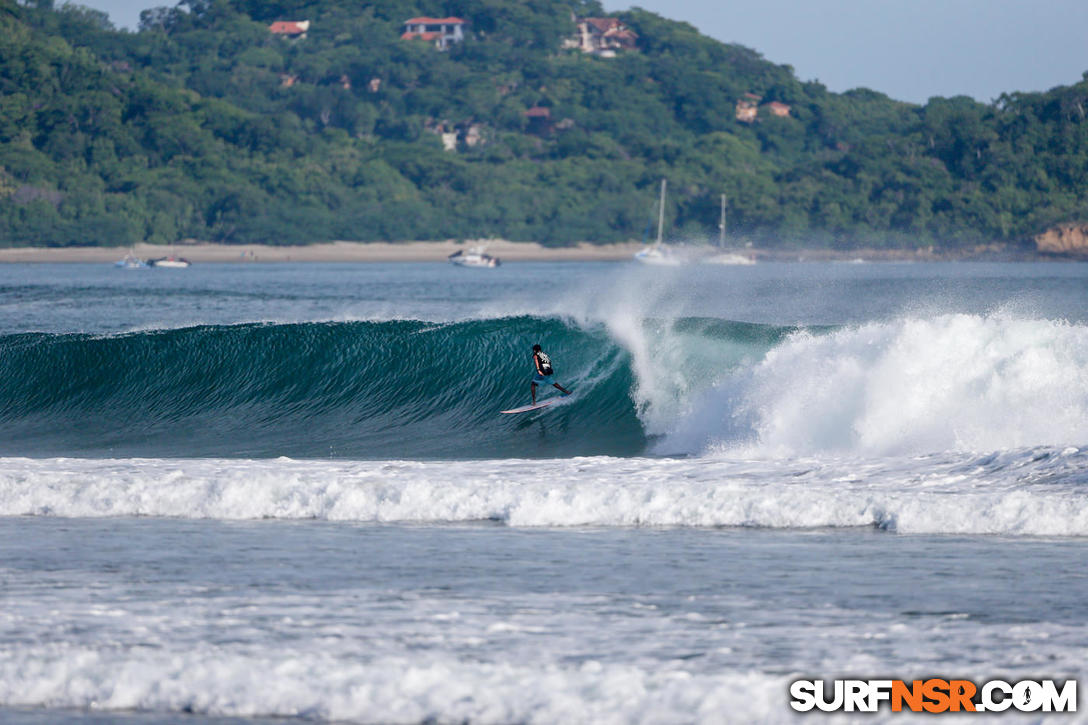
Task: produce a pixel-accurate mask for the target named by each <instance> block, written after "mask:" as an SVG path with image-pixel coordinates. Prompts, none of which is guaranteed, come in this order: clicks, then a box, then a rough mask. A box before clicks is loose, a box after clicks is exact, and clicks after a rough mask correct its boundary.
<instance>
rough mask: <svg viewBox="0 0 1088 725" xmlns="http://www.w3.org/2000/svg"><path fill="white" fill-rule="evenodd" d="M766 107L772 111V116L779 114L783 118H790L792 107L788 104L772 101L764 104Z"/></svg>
mask: <svg viewBox="0 0 1088 725" xmlns="http://www.w3.org/2000/svg"><path fill="white" fill-rule="evenodd" d="M764 108H766V109H767V110H768V111H770V112H771V115H772V116H779V117H781V118H789V115H790V107H789V105H788V104H785V103H779V102H778V101H771V102H770V103H768V104H767V105H766V106H764Z"/></svg>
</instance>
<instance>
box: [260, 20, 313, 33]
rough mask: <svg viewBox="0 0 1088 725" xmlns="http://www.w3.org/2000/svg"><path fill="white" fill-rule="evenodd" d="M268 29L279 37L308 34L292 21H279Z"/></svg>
mask: <svg viewBox="0 0 1088 725" xmlns="http://www.w3.org/2000/svg"><path fill="white" fill-rule="evenodd" d="M268 29H269V31H271V32H273V33H276V34H278V35H302V34H303V33H305V32H306V28H304V27H302V26H301V25H299V24H298V23H297V22H292V21H290V20H277V21H276V22H274V23H272V24H271V25H269V26H268Z"/></svg>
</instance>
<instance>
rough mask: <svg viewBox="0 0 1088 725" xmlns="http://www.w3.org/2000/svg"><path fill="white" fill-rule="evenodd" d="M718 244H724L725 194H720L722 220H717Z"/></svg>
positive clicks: (720, 245)
mask: <svg viewBox="0 0 1088 725" xmlns="http://www.w3.org/2000/svg"><path fill="white" fill-rule="evenodd" d="M718 246H719V247H724V246H725V194H722V220H721V221H720V222H718Z"/></svg>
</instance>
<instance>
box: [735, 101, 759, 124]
mask: <svg viewBox="0 0 1088 725" xmlns="http://www.w3.org/2000/svg"><path fill="white" fill-rule="evenodd" d="M758 113H759V101H753V100H751V99H748V98H742V99H740V100H739V101H737V109H736V116H737V120H738V121H740V122H741V123H755V120H756V115H757V114H758Z"/></svg>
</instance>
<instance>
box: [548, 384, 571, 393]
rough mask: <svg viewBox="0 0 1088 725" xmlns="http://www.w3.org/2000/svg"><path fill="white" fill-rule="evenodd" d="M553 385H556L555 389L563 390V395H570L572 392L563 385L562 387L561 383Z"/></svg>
mask: <svg viewBox="0 0 1088 725" xmlns="http://www.w3.org/2000/svg"><path fill="white" fill-rule="evenodd" d="M552 385H554V386H555V387H557V388H559V389H560V390H562V391H563V395H570V391H569V390H567V389H566V388H564V387H563V386H562V385H560V384H559V383H552Z"/></svg>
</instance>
